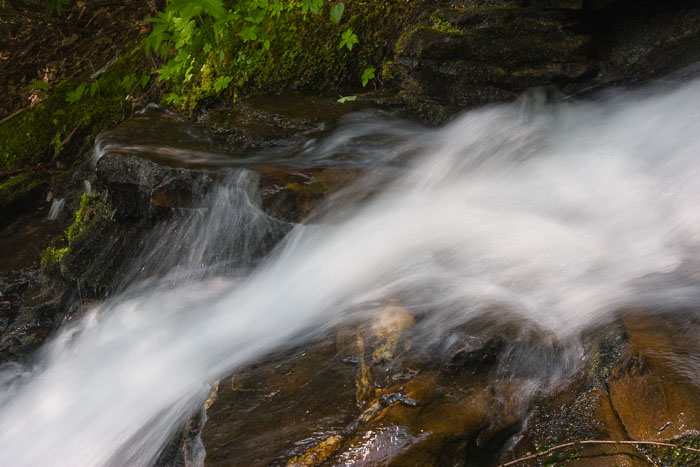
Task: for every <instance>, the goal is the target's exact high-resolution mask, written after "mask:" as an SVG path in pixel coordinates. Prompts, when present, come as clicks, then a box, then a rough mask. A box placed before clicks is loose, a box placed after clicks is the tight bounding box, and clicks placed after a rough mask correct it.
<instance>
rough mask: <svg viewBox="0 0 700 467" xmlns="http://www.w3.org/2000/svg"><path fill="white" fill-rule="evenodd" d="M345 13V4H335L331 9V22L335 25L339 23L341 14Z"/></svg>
mask: <svg viewBox="0 0 700 467" xmlns="http://www.w3.org/2000/svg"><path fill="white" fill-rule="evenodd" d="M344 11H345V4H344V3H343V2H340V3H336V4H335V5H333V7H332V8H331V21H332V22H333V23H335V24H338V23H340V18H342V17H343V12H344Z"/></svg>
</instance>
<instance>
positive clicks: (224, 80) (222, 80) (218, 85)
mask: <svg viewBox="0 0 700 467" xmlns="http://www.w3.org/2000/svg"><path fill="white" fill-rule="evenodd" d="M232 79H233V78H231V77H230V76H219V77H218V78H216V81H214V90H216V92H221V91H223V90H224V89H226V88H227V87H228V85H229V84H230V83H231V80H232Z"/></svg>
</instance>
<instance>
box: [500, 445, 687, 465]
mask: <svg viewBox="0 0 700 467" xmlns="http://www.w3.org/2000/svg"><path fill="white" fill-rule="evenodd" d="M578 444H631V445H636V446H639V445H652V446H663V447H666V448H677V449H685V450H686V451H692V452H697V453H700V449H696V448H689V447H687V446H681V445H680V444H671V443H662V442H660V441H609V440H597V439H591V440H585V441H572V442H570V443H564V444H560V445H558V446H554V447H552V448H549V449H547V450H546V451H542V452H538V453H535V454H530V455H529V456H525V457H521V458H519V459H515V460H513V461H510V462H506V463H505V464H501V465H499V466H498V467H508V466H509V465H515V464H519V463H520V462H524V461H528V460H530V459H536V458H538V457H542V456H546V455H547V454H550V453H552V452H554V451H558V450H559V449H564V448H568V447H571V446H576V445H578Z"/></svg>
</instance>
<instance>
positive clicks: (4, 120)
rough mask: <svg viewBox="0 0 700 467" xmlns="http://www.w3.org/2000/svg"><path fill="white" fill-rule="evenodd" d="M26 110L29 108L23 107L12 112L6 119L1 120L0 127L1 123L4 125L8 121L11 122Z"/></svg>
mask: <svg viewBox="0 0 700 467" xmlns="http://www.w3.org/2000/svg"><path fill="white" fill-rule="evenodd" d="M28 108H29V107H23V108H21V109H19V110H18V111H16V112H12V113H11V114H10V115H8V116H7V117H5V118H3V119H2V120H0V125H2V124H3V123H5V122H7V121H9V120H12V119H13V118H15V117H16V116H17V115H19V114H21V113H22V112H24V111H25V110H27V109H28Z"/></svg>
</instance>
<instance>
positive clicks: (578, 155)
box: [0, 81, 700, 466]
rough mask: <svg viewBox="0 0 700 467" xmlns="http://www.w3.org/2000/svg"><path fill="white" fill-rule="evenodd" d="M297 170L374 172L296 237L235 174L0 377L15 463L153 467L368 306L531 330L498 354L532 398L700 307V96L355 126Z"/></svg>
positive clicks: (309, 150)
mask: <svg viewBox="0 0 700 467" xmlns="http://www.w3.org/2000/svg"><path fill="white" fill-rule="evenodd" d="M161 152H162V153H166V152H167V151H165V150H163V151H161ZM178 154H180V153H178ZM200 156H201V157H204V156H202V155H201V154H199V155H198V157H200ZM274 156H275V157H278V156H279V157H282V156H280V155H279V154H277V155H274ZM216 157H217V160H219V159H220V158H221V157H222V156H221V155H220V154H217V155H216ZM260 157H262V156H260V154H257V155H251V156H250V159H249V161H248V162H250V163H259V158H260ZM285 157H286V156H285ZM294 157H295V158H297V159H295V160H297V161H304V160H312V161H314V163H316V164H326V165H332V164H333V163H337V164H338V165H339V166H348V165H349V166H352V165H353V164H355V166H356V167H359V168H361V169H362V170H363V171H364V173H365V175H364V176H362V177H360V178H359V180H358V181H357V182H356V183H355V184H353V185H351V186H350V187H347V188H345V189H344V190H343V191H342V192H341V193H339V195H338V196H339V197H340V198H343V197H345V199H346V202H339V203H333V204H332V206H333V208H332V209H328V210H323V208H319V211H318V212H316V213H314V221H313V222H310V223H305V224H297V225H292V224H290V223H287V222H282V221H279V220H277V219H274V218H272V217H270V216H268V215H267V214H265V213H264V212H263V211H262V210H261V207H260V200H259V196H260V194H259V193H258V192H257V191H256V190H257V188H256V186H257V185H256V183H255V181H256V178H255V175H254V174H253V173H252V172H250V171H249V170H248V169H246V168H245V167H241V166H244V165H245V159H243V162H240V161H239V163H237V165H238V166H239V167H238V168H222V169H221V170H224V171H229V172H228V173H229V175H228V176H226V177H224V178H223V181H221V182H220V183H218V184H216V185H215V186H214V188H212V189H211V190H210V192H209V194H208V195H207V197H206V198H205V201H204V207H203V208H202V209H199V210H197V212H195V213H193V214H191V216H190V217H189V218H187V219H184V220H183V219H180V220H178V222H175V223H171V224H167V225H164V226H162V227H161V228H159V229H158V230H157V231H154V232H153V233H152V234H151V236H150V237H149V239H148V241H147V242H146V247H145V248H144V251H143V253H142V254H141V255H140V256H139V258H138V260H137V263H138V264H135V265H134V267H133V270H134V272H133V274H132V275H130V276H129V281H128V283H125V285H124V287H123V288H122V290H121V291H120V292H119V293H118V294H116V295H114V296H112V297H111V298H109V299H108V300H107V301H105V302H104V303H102V304H101V305H99V306H98V307H96V308H94V309H92V310H90V311H89V312H88V313H87V314H86V315H85V316H84V317H82V318H81V319H79V320H77V321H76V322H72V323H69V324H68V325H66V326H64V328H63V329H62V330H61V331H60V332H59V333H58V334H57V335H56V336H54V337H53V338H52V339H51V341H50V342H49V343H48V344H46V345H45V346H44V347H43V348H42V349H40V355H39V356H38V357H37V358H36V359H35V360H34V361H33V363H32V364H30V365H26V366H21V367H20V366H18V365H15V366H12V367H9V368H4V369H3V371H2V373H0V385H1V387H0V389H1V392H0V464H2V465H13V466H41V465H54V466H93V465H95V466H96V465H149V464H152V463H153V462H154V461H155V459H156V458H157V457H158V455H159V454H160V452H161V451H162V449H163V448H164V446H165V445H166V444H167V442H168V440H169V439H171V438H172V436H174V435H175V434H176V432H177V431H178V430H181V429H182V427H183V425H184V424H185V422H186V421H187V420H188V418H189V417H191V416H192V415H193V414H194V413H197V412H198V411H199V410H200V408H201V406H202V404H203V401H204V400H205V399H206V398H207V397H208V395H209V394H210V392H211V383H212V381H214V380H215V379H217V378H219V377H221V376H222V375H226V374H228V373H230V372H231V371H232V370H235V369H236V368H240V367H242V366H244V365H247V364H250V363H252V362H255V361H256V360H257V359H260V358H262V357H263V356H265V355H267V354H269V353H270V352H272V351H275V350H277V349H283V348H290V347H292V346H294V345H297V344H299V343H302V342H304V341H307V340H310V339H314V338H317V337H319V336H322V335H324V333H327V332H329V331H330V330H332V329H335V328H337V327H338V326H341V325H342V324H343V323H348V322H354V321H358V320H359V321H362V320H368V319H371V316H370V315H371V310H373V309H374V308H373V307H372V306H369V305H368V304H373V303H378V302H388V301H389V300H391V299H397V300H399V301H400V302H401V303H402V304H403V305H404V306H405V307H406V308H407V309H408V310H410V312H411V313H413V314H415V315H416V316H423V317H425V318H424V319H423V321H422V323H423V324H422V327H421V336H420V339H419V340H417V341H416V342H414V346H419V347H422V348H425V349H430V348H432V347H431V346H433V345H434V344H435V343H436V342H441V341H444V340H445V339H446V336H449V335H450V331H451V330H452V329H453V328H455V327H456V326H459V325H461V324H463V323H465V322H474V321H475V320H477V321H478V320H480V319H488V320H489V321H490V322H493V323H496V325H498V323H501V322H502V323H504V326H505V323H513V322H516V323H519V324H518V326H521V327H522V328H523V329H537V331H538V335H539V337H538V339H539V340H540V341H545V342H551V343H554V342H556V345H550V346H544V348H547V349H549V351H547V352H545V351H544V350H541V349H542V348H543V347H542V346H532V347H528V345H523V343H522V341H517V340H516V341H515V342H514V343H512V345H511V346H510V347H508V348H506V349H504V350H503V351H502V352H503V353H502V356H503V357H502V359H501V364H500V368H501V372H502V374H503V375H506V377H507V376H508V375H516V374H517V375H518V376H519V377H524V378H526V379H527V380H528V381H530V382H531V384H530V385H529V386H528V388H529V389H528V391H529V392H528V393H527V394H525V395H523V399H524V400H527V399H528V397H529V396H530V395H534V394H536V393H538V392H541V391H547V390H548V389H549V388H552V387H556V386H557V385H558V384H559V383H560V382H561V381H562V380H564V379H566V378H567V377H568V376H569V375H570V374H572V373H573V372H575V371H578V370H579V369H580V368H581V365H582V362H583V361H584V354H583V348H582V345H581V334H582V333H583V332H584V331H586V330H587V329H590V328H593V327H595V326H601V325H604V324H605V323H606V322H608V321H609V320H611V319H612V317H613V316H614V314H615V313H616V312H617V311H619V310H622V309H626V308H645V309H651V310H659V311H663V312H672V311H673V310H676V309H689V308H691V309H697V307H698V305H700V256H699V255H698V252H700V182H699V180H700V179H699V177H700V81H690V82H686V83H682V84H679V83H670V84H669V83H658V84H655V85H652V86H649V87H646V88H642V89H637V90H634V91H626V92H619V93H608V94H603V95H599V96H597V97H594V98H590V99H588V100H585V101H581V102H569V101H564V102H560V103H557V104H547V103H542V102H538V100H537V99H534V98H531V99H529V100H526V101H521V102H516V103H511V104H502V105H493V106H488V107H485V108H481V109H477V110H472V111H469V112H467V113H465V114H463V115H462V116H460V117H459V118H457V119H455V120H454V121H453V122H451V123H449V124H448V125H446V126H444V127H442V128H437V129H429V128H423V127H420V126H418V125H415V124H413V123H408V122H403V121H401V120H398V119H395V118H391V117H387V116H378V115H377V114H375V113H367V114H353V115H349V116H347V117H345V118H343V119H341V121H340V123H339V124H338V128H337V129H335V130H333V131H331V132H330V133H329V134H328V135H326V136H324V137H322V138H320V139H318V140H311V141H308V142H307V143H306V144H305V145H303V147H302V149H300V150H299V151H298V153H297V154H296V155H295V156H294ZM353 158H354V159H353ZM353 161H354V162H353ZM358 193H359V194H360V196H358ZM280 239H281V240H280ZM276 242H278V243H277V244H276V246H274V248H273V247H272V245H274V244H275V243H276ZM537 349H540V350H537ZM506 356H507V358H506ZM688 361H689V362H690V366H691V367H690V368H686V370H687V372H688V374H690V375H693V374H694V375H695V376H694V378H695V383H696V384H699V383H698V381H697V374H698V371H700V368H699V367H697V366H696V367H694V368H692V365H694V364H696V363H697V360H696V359H695V360H693V359H690V360H688ZM693 362H694V363H693ZM686 363H687V362H686Z"/></svg>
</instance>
